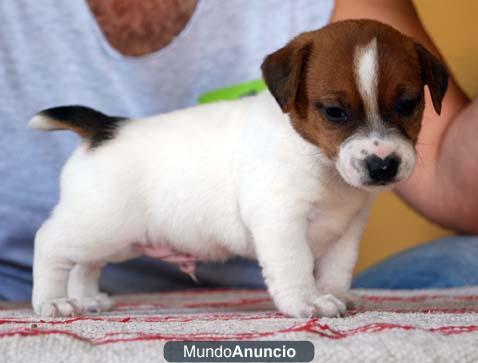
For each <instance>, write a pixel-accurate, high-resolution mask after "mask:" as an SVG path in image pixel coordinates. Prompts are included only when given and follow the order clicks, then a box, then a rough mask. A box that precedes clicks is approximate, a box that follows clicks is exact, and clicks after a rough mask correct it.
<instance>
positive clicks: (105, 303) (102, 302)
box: [77, 294, 114, 313]
mask: <svg viewBox="0 0 478 363" xmlns="http://www.w3.org/2000/svg"><path fill="white" fill-rule="evenodd" d="M77 301H78V306H79V308H80V309H81V311H82V312H83V313H100V312H102V311H108V310H110V309H111V308H112V307H113V305H114V301H113V299H111V298H110V297H109V296H108V295H107V294H98V295H96V296H93V297H84V298H81V299H78V300H77Z"/></svg>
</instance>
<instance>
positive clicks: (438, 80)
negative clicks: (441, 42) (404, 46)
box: [415, 43, 448, 114]
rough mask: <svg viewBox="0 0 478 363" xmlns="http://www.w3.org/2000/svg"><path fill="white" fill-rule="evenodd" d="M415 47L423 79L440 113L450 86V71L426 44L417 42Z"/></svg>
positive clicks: (434, 105) (434, 106) (437, 111)
mask: <svg viewBox="0 0 478 363" xmlns="http://www.w3.org/2000/svg"><path fill="white" fill-rule="evenodd" d="M415 48H416V50H417V54H418V59H419V61H420V68H421V73H422V81H423V83H424V84H426V85H427V86H428V89H429V90H430V94H431V96H432V102H433V108H435V111H436V113H438V114H440V112H441V103H442V100H443V96H445V92H446V90H447V88H448V71H447V69H446V68H445V66H444V65H443V64H442V63H441V62H440V60H438V58H437V57H435V56H434V55H433V54H431V53H430V52H429V51H428V50H427V49H426V48H425V47H424V46H422V45H421V44H418V43H415Z"/></svg>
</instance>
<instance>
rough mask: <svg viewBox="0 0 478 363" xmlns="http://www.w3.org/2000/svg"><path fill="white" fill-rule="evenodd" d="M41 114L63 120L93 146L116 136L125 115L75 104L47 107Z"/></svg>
mask: <svg viewBox="0 0 478 363" xmlns="http://www.w3.org/2000/svg"><path fill="white" fill-rule="evenodd" d="M40 115H41V116H44V117H48V118H50V119H53V120H55V121H58V122H61V123H63V124H64V125H65V127H67V128H70V129H72V130H74V131H76V132H77V133H79V134H80V135H81V136H82V137H84V138H86V139H88V140H90V142H91V147H92V148H94V147H97V146H99V145H100V144H102V143H103V142H104V141H106V140H111V139H113V138H114V135H115V131H116V130H117V128H118V126H119V124H120V122H121V121H124V120H126V118H125V117H116V116H108V115H105V114H104V113H102V112H99V111H96V110H94V109H92V108H89V107H85V106H79V105H73V106H61V107H53V108H49V109H46V110H44V111H42V112H40Z"/></svg>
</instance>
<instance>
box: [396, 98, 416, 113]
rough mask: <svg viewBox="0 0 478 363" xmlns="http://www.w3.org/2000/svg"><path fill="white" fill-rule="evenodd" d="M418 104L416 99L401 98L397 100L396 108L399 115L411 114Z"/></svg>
mask: <svg viewBox="0 0 478 363" xmlns="http://www.w3.org/2000/svg"><path fill="white" fill-rule="evenodd" d="M417 105H418V99H407V98H405V99H401V100H400V101H398V104H397V107H396V110H397V113H398V114H399V115H401V116H405V117H406V116H411V115H412V114H413V113H414V112H415V109H416V108H417Z"/></svg>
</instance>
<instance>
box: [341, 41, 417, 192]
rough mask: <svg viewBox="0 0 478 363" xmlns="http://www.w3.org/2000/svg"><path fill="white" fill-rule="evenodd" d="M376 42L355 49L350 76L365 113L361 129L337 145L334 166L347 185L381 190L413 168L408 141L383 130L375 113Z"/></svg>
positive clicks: (394, 131) (392, 129)
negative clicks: (351, 75)
mask: <svg viewBox="0 0 478 363" xmlns="http://www.w3.org/2000/svg"><path fill="white" fill-rule="evenodd" d="M377 48H378V47H377V39H376V38H373V39H372V40H371V41H370V42H369V43H368V44H366V45H365V46H363V45H361V46H358V47H357V48H356V51H355V54H354V63H353V64H354V76H355V80H356V85H357V89H358V91H359V94H360V98H361V100H362V103H363V109H364V112H365V115H364V118H365V120H364V122H363V124H364V125H363V127H361V128H360V129H359V130H357V132H356V133H355V134H354V135H352V136H350V137H349V138H347V139H346V140H345V141H344V142H343V143H342V145H341V147H340V150H339V154H338V158H337V162H336V166H337V169H338V171H339V173H340V174H341V175H342V177H343V178H344V180H345V181H346V182H348V183H349V184H351V185H353V186H356V187H362V188H366V189H377V188H383V187H384V186H385V185H387V186H391V185H393V184H395V183H396V182H399V181H401V180H403V179H406V178H407V177H408V176H410V174H411V172H412V171H413V167H414V165H415V150H414V147H413V144H412V142H411V140H409V139H408V138H406V137H404V136H403V135H402V134H401V133H400V132H399V131H398V130H397V129H396V128H395V127H390V126H387V125H386V124H385V122H384V120H383V119H382V117H381V115H380V109H379V102H378V99H379V95H380V90H379V78H380V69H379V57H378V49H377Z"/></svg>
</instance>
